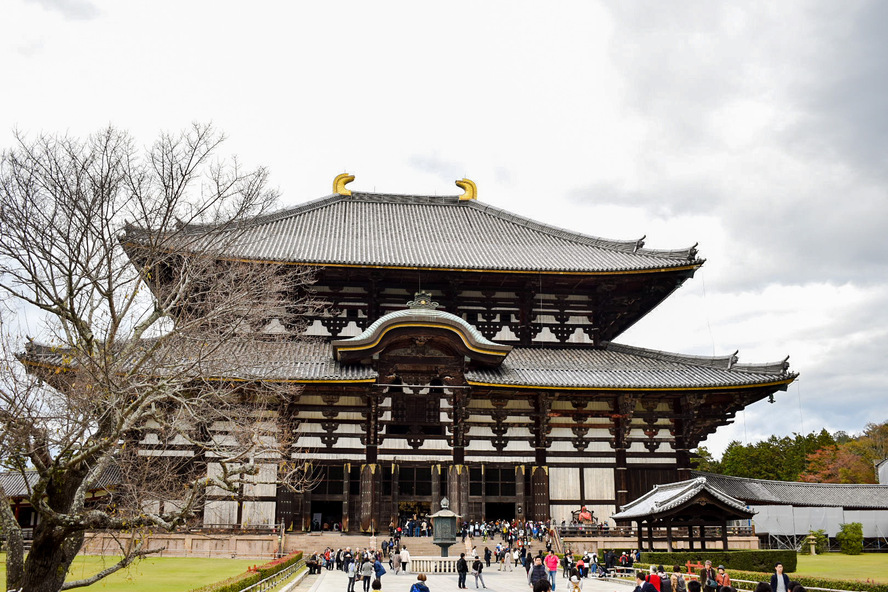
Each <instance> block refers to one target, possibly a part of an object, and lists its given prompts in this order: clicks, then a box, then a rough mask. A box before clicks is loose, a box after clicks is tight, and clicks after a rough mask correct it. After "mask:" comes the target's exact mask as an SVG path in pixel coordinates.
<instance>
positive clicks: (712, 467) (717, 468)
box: [691, 446, 722, 474]
mask: <svg viewBox="0 0 888 592" xmlns="http://www.w3.org/2000/svg"><path fill="white" fill-rule="evenodd" d="M691 465H693V467H694V469H696V470H698V471H704V472H706V473H716V474H719V473H721V472H722V467H721V462H719V461H717V460H716V459H715V457H714V456H713V455H712V453H711V452H709V450H707V449H706V447H705V446H701V447H700V448H698V449H697V450H696V452H695V457H694V458H693V459H691Z"/></svg>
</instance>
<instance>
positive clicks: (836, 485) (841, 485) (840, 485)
mask: <svg viewBox="0 0 888 592" xmlns="http://www.w3.org/2000/svg"><path fill="white" fill-rule="evenodd" d="M691 473H692V474H697V475H700V476H702V477H706V478H707V479H708V478H709V477H716V478H718V479H731V480H732V481H745V482H750V481H751V482H754V483H775V484H777V485H792V486H796V485H804V486H806V487H828V488H830V489H832V488H842V489H845V488H854V489H860V488H861V487H877V488H880V487H884V488H886V489H888V485H885V484H882V483H810V482H808V481H778V480H776V479H756V478H753V477H738V476H737V475H720V474H718V473H707V472H706V471H691Z"/></svg>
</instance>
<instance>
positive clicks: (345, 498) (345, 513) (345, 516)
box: [342, 463, 351, 532]
mask: <svg viewBox="0 0 888 592" xmlns="http://www.w3.org/2000/svg"><path fill="white" fill-rule="evenodd" d="M342 474H343V478H342V532H348V528H349V494H350V493H351V463H345V464H344V465H343V466H342Z"/></svg>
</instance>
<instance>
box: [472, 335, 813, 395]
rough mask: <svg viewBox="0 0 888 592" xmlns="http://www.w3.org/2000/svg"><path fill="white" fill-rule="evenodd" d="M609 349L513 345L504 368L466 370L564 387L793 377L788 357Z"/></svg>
mask: <svg viewBox="0 0 888 592" xmlns="http://www.w3.org/2000/svg"><path fill="white" fill-rule="evenodd" d="M604 347H605V349H586V348H582V349H581V348H577V349H544V348H518V347H516V348H514V349H513V350H512V353H510V354H509V357H508V358H506V360H505V361H504V362H503V363H502V365H501V366H500V367H499V368H490V369H487V368H485V369H479V370H472V371H470V372H467V373H466V378H467V379H468V380H469V382H470V383H482V384H504V385H515V386H530V387H534V386H558V387H564V388H639V389H641V388H645V389H656V388H663V389H668V388H695V387H697V388H712V387H730V386H744V385H756V384H775V383H783V382H787V381H791V380H792V379H793V378H795V377H796V374H795V373H792V372H789V371H788V366H787V365H786V361H785V360H784V361H782V362H777V363H774V364H762V365H756V366H753V365H742V364H737V363H735V360H736V355H731V356H725V357H716V358H705V357H699V356H684V355H681V354H673V353H668V352H660V351H655V350H649V349H642V348H635V347H631V346H627V345H620V344H616V343H605V344H604Z"/></svg>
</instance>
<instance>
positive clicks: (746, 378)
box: [22, 340, 796, 389]
mask: <svg viewBox="0 0 888 592" xmlns="http://www.w3.org/2000/svg"><path fill="white" fill-rule="evenodd" d="M604 347H605V348H604V349H591V348H588V347H584V348H572V349H571V348H564V349H547V348H522V347H516V348H513V349H512V351H511V353H509V355H508V356H507V357H506V359H505V360H504V361H503V362H502V364H501V365H500V366H499V367H497V368H477V369H470V370H468V371H467V372H466V379H467V380H468V381H469V383H470V384H475V385H504V386H513V387H529V388H539V387H556V388H565V389H570V388H575V389H693V388H720V387H727V388H730V387H736V388H740V387H744V386H755V385H777V386H780V385H783V384H786V383H788V382H791V381H792V380H793V379H794V378H795V376H796V374H794V373H790V372H788V370H787V368H786V365H785V364H784V363H782V362H781V363H777V364H772V365H761V366H756V367H755V369H754V370H753V369H751V367H747V366H743V365H740V364H736V363H733V360H734V359H735V358H733V357H732V356H729V357H728V358H700V357H696V356H682V355H680V354H671V353H667V352H657V351H653V350H646V349H640V348H631V347H629V346H625V345H619V346H618V345H616V344H605V346H604ZM213 358H215V359H216V360H217V362H216V363H214V362H213V361H212V360H206V361H205V362H202V364H201V367H202V368H203V369H204V370H205V374H204V375H205V376H210V377H213V376H218V377H223V378H232V379H240V380H258V379H266V380H292V381H296V382H299V381H303V382H315V381H316V382H369V381H373V380H375V379H376V377H377V373H376V371H375V370H373V369H372V368H371V367H370V366H366V365H362V364H349V365H343V364H340V363H339V362H337V361H335V360H334V359H333V356H332V354H331V352H330V345H329V343H328V342H325V341H323V340H314V341H299V342H288V341H267V342H262V341H254V340H250V341H243V342H239V341H236V340H232V341H229V342H228V343H226V344H224V345H223V346H222V347H221V348H220V349H218V350H217V351H215V352H214V354H213ZM729 358H730V359H729ZM22 359H23V360H24V361H26V362H28V361H30V362H34V363H43V364H48V365H52V366H62V365H64V362H63V357H62V355H61V353H59V352H57V351H54V350H52V349H50V348H46V347H44V346H38V345H30V346H29V348H28V351H27V352H26V354H25V355H23V356H22ZM214 367H215V368H217V369H218V370H217V371H214Z"/></svg>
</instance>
